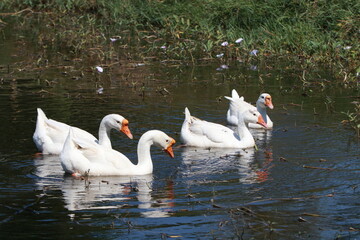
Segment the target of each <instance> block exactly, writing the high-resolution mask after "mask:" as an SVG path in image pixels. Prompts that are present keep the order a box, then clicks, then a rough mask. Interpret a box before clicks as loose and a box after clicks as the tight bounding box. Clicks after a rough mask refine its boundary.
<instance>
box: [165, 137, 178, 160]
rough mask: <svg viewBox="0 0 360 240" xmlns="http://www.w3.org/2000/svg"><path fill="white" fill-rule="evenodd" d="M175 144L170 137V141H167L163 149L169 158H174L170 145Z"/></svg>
mask: <svg viewBox="0 0 360 240" xmlns="http://www.w3.org/2000/svg"><path fill="white" fill-rule="evenodd" d="M174 144H175V140H174V139H171V142H170V143H169V146H167V148H166V149H165V150H164V151H165V152H167V153H168V154H169V156H170V157H171V158H174V152H173V149H172V146H173V145H174Z"/></svg>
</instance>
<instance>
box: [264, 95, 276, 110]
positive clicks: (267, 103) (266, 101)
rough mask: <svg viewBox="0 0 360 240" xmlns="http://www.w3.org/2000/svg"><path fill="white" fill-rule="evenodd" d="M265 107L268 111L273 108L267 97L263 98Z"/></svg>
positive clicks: (269, 98)
mask: <svg viewBox="0 0 360 240" xmlns="http://www.w3.org/2000/svg"><path fill="white" fill-rule="evenodd" d="M265 106H267V107H268V108H270V109H273V108H274V105H273V104H272V101H271V97H269V96H267V97H266V98H265Z"/></svg>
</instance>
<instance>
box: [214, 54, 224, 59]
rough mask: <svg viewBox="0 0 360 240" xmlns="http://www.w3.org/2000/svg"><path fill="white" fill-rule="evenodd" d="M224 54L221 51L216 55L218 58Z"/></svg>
mask: <svg viewBox="0 0 360 240" xmlns="http://www.w3.org/2000/svg"><path fill="white" fill-rule="evenodd" d="M223 56H224V54H223V53H220V54H217V55H216V57H217V58H222V57H223Z"/></svg>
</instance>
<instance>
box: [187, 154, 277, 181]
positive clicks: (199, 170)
mask: <svg viewBox="0 0 360 240" xmlns="http://www.w3.org/2000/svg"><path fill="white" fill-rule="evenodd" d="M257 154H258V152H256V150H255V148H248V149H241V150H239V149H219V148H211V149H204V148H192V147H184V148H183V149H182V151H181V156H182V159H183V163H184V164H185V165H186V170H185V171H183V174H184V175H186V176H187V177H188V178H189V179H190V182H189V183H190V184H198V183H199V179H206V178H208V176H211V175H213V176H220V175H221V179H222V180H224V177H227V178H234V177H235V178H238V181H239V182H242V183H249V184H251V183H256V182H264V181H267V180H268V179H269V171H268V170H269V169H270V164H271V160H272V159H271V160H270V161H269V163H268V164H266V165H264V164H261V165H264V167H260V166H258V164H257V163H255V162H254V161H255V159H256V156H255V155H257ZM269 154H270V155H272V153H271V152H270V151H268V152H267V153H266V151H265V155H264V156H265V162H268V160H266V158H267V157H266V156H268V155H269ZM264 156H260V157H261V158H264ZM271 157H272V156H271ZM234 169H236V170H237V174H236V176H234V174H233V173H234V171H233V170H234ZM224 173H229V174H230V173H231V174H230V175H231V176H229V174H227V175H224ZM191 179H193V181H192V180H191ZM228 180H229V181H230V180H231V179H228ZM225 181H226V179H225Z"/></svg>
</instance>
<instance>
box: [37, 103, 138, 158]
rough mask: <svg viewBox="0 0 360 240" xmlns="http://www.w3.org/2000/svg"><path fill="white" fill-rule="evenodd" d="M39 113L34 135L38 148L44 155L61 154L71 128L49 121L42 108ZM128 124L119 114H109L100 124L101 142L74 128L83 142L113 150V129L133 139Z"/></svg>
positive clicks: (38, 110)
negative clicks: (111, 136)
mask: <svg viewBox="0 0 360 240" xmlns="http://www.w3.org/2000/svg"><path fill="white" fill-rule="evenodd" d="M37 113H38V115H37V121H36V129H35V132H34V134H33V141H34V143H35V145H36V147H37V148H38V150H39V151H41V152H42V153H43V154H60V152H61V150H62V149H63V146H64V143H65V140H66V137H67V135H68V132H69V129H70V127H71V126H69V125H67V124H65V123H62V122H58V121H55V120H52V119H48V118H47V117H46V115H45V113H44V112H43V111H42V110H41V109H40V108H38V109H37ZM128 124H129V122H128V120H126V119H125V118H124V117H122V116H120V115H118V114H109V115H106V116H105V117H104V118H103V119H102V121H101V123H100V127H99V140H97V139H96V137H94V136H93V135H92V134H90V133H88V132H87V131H84V130H82V129H80V128H77V127H73V131H74V132H75V133H76V135H77V136H78V138H80V139H82V141H87V142H89V143H96V144H100V145H102V146H104V147H106V148H109V149H111V148H112V146H111V141H110V131H111V129H113V128H114V129H118V130H119V131H122V132H123V133H125V134H126V135H127V136H128V137H129V138H132V134H131V132H130V129H129V127H128Z"/></svg>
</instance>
